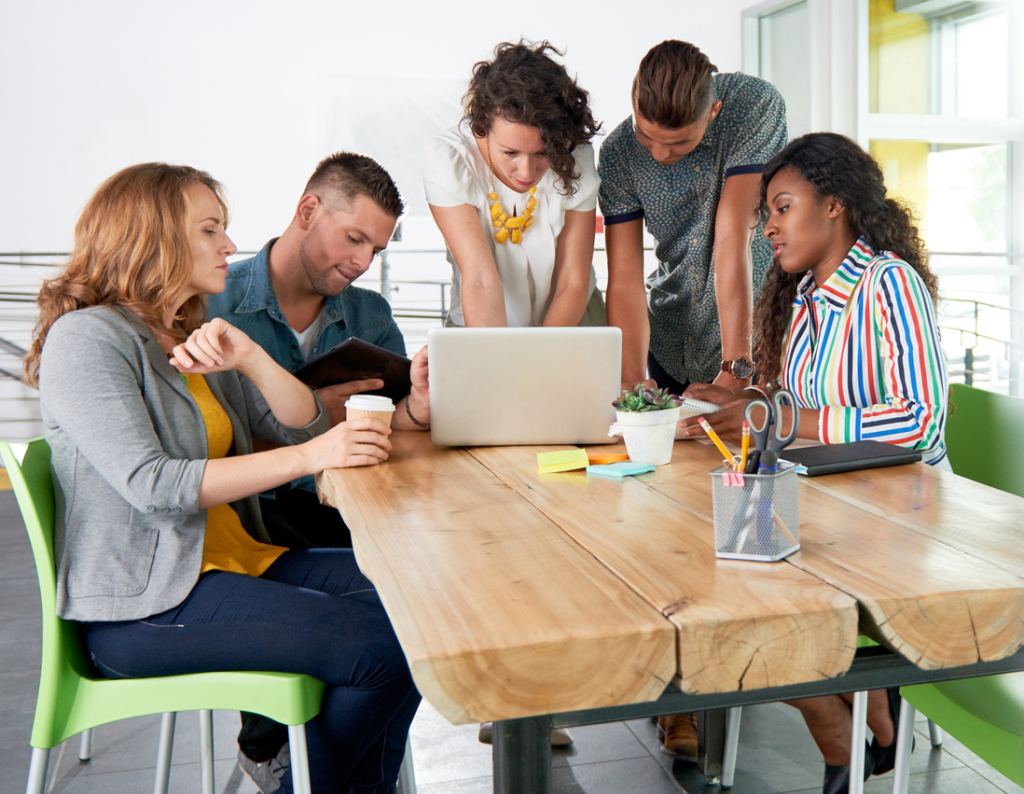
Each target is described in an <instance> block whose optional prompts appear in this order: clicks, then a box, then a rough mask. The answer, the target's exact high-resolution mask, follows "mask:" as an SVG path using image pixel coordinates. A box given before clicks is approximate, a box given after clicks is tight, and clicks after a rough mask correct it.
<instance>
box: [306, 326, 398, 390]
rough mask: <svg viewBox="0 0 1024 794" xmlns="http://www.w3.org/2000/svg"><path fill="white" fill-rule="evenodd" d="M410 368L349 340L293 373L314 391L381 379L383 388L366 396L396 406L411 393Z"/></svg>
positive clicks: (391, 356)
mask: <svg viewBox="0 0 1024 794" xmlns="http://www.w3.org/2000/svg"><path fill="white" fill-rule="evenodd" d="M411 365H412V362H411V361H410V360H409V359H407V358H406V357H405V356H400V355H398V354H397V353H392V352H391V351H390V350H385V349H384V348H383V347H377V345H371V344H370V343H369V342H364V341H363V340H362V339H356V338H355V337H352V338H351V339H346V340H345V341H344V342H342V343H341V344H340V345H335V346H334V347H332V348H331V349H330V350H328V351H327V352H326V353H323V354H322V355H319V356H317V357H316V358H314V359H313V360H312V361H309V362H307V363H305V364H303V365H302V366H301V367H300V368H299V369H298V370H296V371H295V377H296V378H298V379H299V380H301V381H302V382H303V383H305V384H308V385H309V386H311V387H312V388H314V389H320V388H323V387H324V386H333V385H334V384H335V383H347V382H348V381H352V380H365V379H366V378H381V379H382V380H383V381H384V388H383V389H378V390H377V391H370V392H366V394H380V395H383V396H384V397H390V398H391V399H392V400H394V401H395V402H398V401H399V400H401V399H402V398H403V397H405V396H406V395H407V394H408V393H409V392H410V391H412V382H411V381H410V380H409V368H410V366H411Z"/></svg>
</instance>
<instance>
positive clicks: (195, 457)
mask: <svg viewBox="0 0 1024 794" xmlns="http://www.w3.org/2000/svg"><path fill="white" fill-rule="evenodd" d="M207 382H208V383H209V385H210V390H211V391H212V392H213V394H214V395H215V396H216V397H217V400H218V401H219V402H220V404H221V405H222V406H224V410H225V411H227V414H228V417H229V418H230V419H231V428H232V430H233V431H234V454H235V455H246V454H248V453H250V452H252V437H253V436H254V435H255V436H257V437H260V438H265V439H268V440H272V441H278V442H283V443H286V444H294V443H300V442H303V441H307V440H309V439H310V438H312V437H313V436H316V435H318V434H320V433H322V432H324V431H325V430H327V428H328V427H329V426H330V420H329V418H328V416H327V413H326V411H324V410H323V409H322V408H321V410H320V412H319V414H318V415H317V417H316V419H314V420H313V421H312V422H311V423H310V424H308V425H307V426H306V427H302V428H287V427H285V426H283V425H281V424H280V423H279V422H278V421H277V420H276V419H275V418H274V415H273V413H272V412H271V411H270V409H269V407H268V406H267V403H266V401H265V400H264V399H263V397H262V395H260V393H259V390H258V389H257V388H256V387H255V386H254V385H253V384H252V382H251V381H250V380H249V379H248V378H245V377H244V376H242V375H240V374H238V373H237V372H222V373H217V374H214V375H210V376H207ZM39 397H40V399H39V402H40V407H41V409H42V415H43V421H44V423H45V425H46V428H47V432H46V440H47V441H48V442H49V444H50V448H51V450H52V458H51V467H52V469H53V475H54V490H55V495H56V514H55V515H56V535H55V543H54V552H55V560H56V564H57V614H58V615H60V616H61V617H63V618H68V619H73V620H88V621H93V620H97V621H98V620H103V621H106V620H134V619H137V618H142V617H146V616H148V615H153V614H156V613H158V612H163V611H164V610H167V609H170V608H171V607H174V606H177V605H178V604H180V603H181V602H182V601H183V600H184V599H185V596H187V595H188V593H189V591H191V589H192V587H193V586H194V585H195V583H196V581H197V579H198V578H199V568H200V564H201V562H202V556H203V537H204V534H205V531H206V510H202V509H200V508H199V483H200V481H201V480H202V477H203V469H204V467H205V466H206V458H207V456H208V454H209V453H208V451H207V438H206V425H205V424H204V422H203V418H202V414H201V413H200V411H199V408H198V407H197V406H196V403H195V401H194V400H193V399H192V395H191V393H190V392H189V390H188V387H187V386H186V385H185V382H184V379H183V378H182V377H181V376H180V375H179V374H178V372H177V370H175V369H174V368H173V367H172V366H171V365H170V364H169V363H168V361H167V355H166V353H164V351H163V348H161V347H160V342H159V340H158V339H157V338H156V336H155V335H154V333H153V332H152V330H150V328H149V327H148V326H146V324H145V323H143V322H142V321H141V320H140V319H139V318H138V317H137V316H136V315H134V314H132V313H131V312H130V311H128V310H126V309H123V308H112V307H92V308H88V309H79V310H78V311H74V312H69V313H68V314H65V315H64V316H63V317H61V318H60V319H59V320H58V321H57V322H56V323H54V324H53V327H52V328H51V329H50V332H49V334H48V335H47V337H46V344H45V346H44V347H43V354H42V357H41V360H40V364H39ZM232 507H234V509H235V510H236V511H237V513H238V516H239V518H240V519H241V521H242V526H243V527H245V529H246V531H247V532H248V533H249V534H250V535H252V536H253V537H254V538H256V539H257V540H261V541H264V542H267V541H268V540H269V539H268V537H267V532H266V529H265V528H264V526H263V522H262V520H261V518H260V511H259V506H258V503H257V498H256V496H250V497H248V498H247V499H242V500H240V501H238V502H234V503H232Z"/></svg>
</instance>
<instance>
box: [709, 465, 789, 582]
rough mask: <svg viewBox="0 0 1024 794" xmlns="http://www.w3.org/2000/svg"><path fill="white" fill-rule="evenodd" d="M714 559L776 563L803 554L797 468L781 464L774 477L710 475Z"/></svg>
mask: <svg viewBox="0 0 1024 794" xmlns="http://www.w3.org/2000/svg"><path fill="white" fill-rule="evenodd" d="M711 495H712V498H713V504H714V514H715V556H716V557H722V558H725V559H729V560H755V561H758V562H778V561H779V560H781V559H783V558H785V557H787V556H789V555H790V554H792V553H793V552H794V551H796V550H797V549H799V548H800V510H799V505H798V502H797V473H796V466H794V465H792V464H789V463H782V462H780V463H779V471H778V472H776V473H775V474H736V473H734V472H733V471H732V470H726V469H725V467H722V468H720V469H716V470H715V471H713V472H711Z"/></svg>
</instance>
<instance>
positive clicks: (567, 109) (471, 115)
mask: <svg viewBox="0 0 1024 794" xmlns="http://www.w3.org/2000/svg"><path fill="white" fill-rule="evenodd" d="M549 50H550V51H551V52H553V53H555V54H556V55H563V54H564V53H562V52H560V51H559V50H557V49H555V48H554V47H553V46H551V44H549V43H548V42H547V41H542V42H540V43H539V44H534V43H533V42H530V41H526V40H523V39H521V40H520V41H519V43H517V44H513V43H512V42H509V41H506V42H502V43H501V44H499V45H498V46H497V47H495V48H494V60H491V61H480V62H479V63H477V64H475V65H474V66H473V78H472V79H471V80H470V81H469V90H467V91H466V95H465V96H464V97H463V98H462V102H463V104H464V105H465V107H466V119H467V120H468V121H469V124H470V128H471V129H472V130H473V134H474V135H476V136H477V137H480V138H482V137H484V136H485V135H487V133H488V132H490V129H491V122H492V121H493V120H494V119H495V117H497V116H503V117H504V118H505V119H506V120H508V121H510V122H512V123H513V124H526V125H529V126H531V127H536V128H537V129H538V130H540V137H541V140H543V141H544V153H545V154H546V155H547V156H548V160H549V161H550V162H551V170H552V171H554V172H555V173H556V174H557V175H558V181H559V184H560V187H559V190H560V191H561V192H562V193H563V194H565V195H571V194H573V193H575V192H576V185H575V184H574V182H575V180H577V179H579V178H580V174H579V173H577V172H576V160H575V159H574V158H573V156H572V153H573V151H574V150H575V149H576V147H577V146H580V145H582V144H585V143H589V142H590V140H591V138H593V137H594V135H596V134H597V131H598V130H599V129H600V128H601V125H600V124H598V123H597V122H595V121H594V116H593V114H591V112H590V107H589V105H588V104H587V101H588V94H587V92H586V91H584V90H583V89H582V88H580V87H579V86H578V85H576V81H575V80H574V79H573V78H571V77H569V74H568V72H566V71H565V67H564V66H562V65H560V64H557V63H555V62H554V61H553V60H552V59H551V58H550V57H549V56H548V55H547V54H546V53H547V51H549Z"/></svg>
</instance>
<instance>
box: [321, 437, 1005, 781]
mask: <svg viewBox="0 0 1024 794" xmlns="http://www.w3.org/2000/svg"><path fill="white" fill-rule="evenodd" d="M392 441H393V444H394V450H393V452H392V454H391V458H390V460H389V461H388V462H387V463H386V464H383V465H380V466H376V467H373V468H363V469H347V470H334V471H328V472H325V473H324V474H323V475H322V476H321V478H320V487H321V490H322V493H323V495H324V497H325V498H326V500H327V501H329V502H330V503H331V504H333V505H335V506H337V507H338V508H339V509H340V510H341V512H342V514H343V515H344V516H345V520H346V522H347V523H348V525H349V527H350V528H351V530H352V539H353V546H354V548H355V553H356V557H357V559H358V561H359V564H360V567H361V568H362V570H363V571H364V573H365V574H366V575H367V576H368V577H369V578H370V579H371V580H373V582H374V583H375V584H376V586H377V589H378V591H379V593H380V596H381V599H382V600H383V602H384V606H385V607H386V609H387V611H388V614H389V615H390V616H391V620H392V622H393V624H394V627H395V631H396V633H397V635H398V638H399V641H400V642H401V644H402V647H403V649H404V650H405V653H406V656H407V658H408V660H409V665H410V668H411V669H412V674H413V678H414V680H415V681H416V684H417V686H418V687H419V689H420V692H421V693H422V694H423V696H424V697H425V698H426V699H427V700H428V701H430V703H431V704H433V706H434V707H435V708H437V709H438V710H439V711H440V712H441V713H442V714H444V715H445V717H447V718H448V719H449V720H450V721H451V722H453V723H465V722H480V721H495V722H498V723H499V724H498V725H496V726H495V738H496V744H495V755H496V776H495V790H496V791H502V792H504V791H508V792H513V791H530V792H543V791H545V790H549V789H548V788H546V787H549V786H550V769H549V760H550V748H549V747H548V746H547V741H548V740H547V731H548V730H549V729H550V726H551V725H552V724H578V723H581V722H590V721H604V720H606V719H622V718H627V717H631V716H639V715H642V714H654V713H659V712H660V713H669V712H673V711H678V710H687V709H692V710H696V709H697V708H708V707H709V706H712V705H715V706H718V705H733V704H738V703H750V702H762V701H766V700H776V699H780V698H782V697H787V698H788V697H793V696H800V695H803V694H817V693H821V692H827V691H833V692H835V691H853V690H854V689H862V688H864V687H865V686H876V685H883V684H884V683H886V682H892V683H911V682H923V681H927V680H942V679H944V678H949V677H959V676H963V675H977V674H982V673H985V672H992V671H999V670H1007V669H1020V668H1021V667H1024V653H1022V654H1020V655H1016V656H1015V655H1014V654H1015V653H1016V651H1017V650H1018V649H1019V648H1020V647H1021V646H1022V645H1024V619H1022V618H1024V542H1022V541H1024V499H1020V498H1018V497H1015V496H1011V495H1008V494H1005V493H1002V492H1000V491H996V490H994V489H991V488H987V487H986V486H982V485H979V484H976V483H973V482H971V481H968V480H965V479H963V478H960V477H957V476H955V475H952V474H949V473H948V472H941V471H936V470H934V469H932V468H930V467H928V466H924V465H922V464H912V465H909V466H900V467H892V468H888V469H875V470H870V471H863V472H855V473H850V474H843V475H832V476H829V477H819V478H814V479H804V478H801V482H800V484H799V498H800V539H801V545H802V548H801V551H799V552H798V553H796V554H794V555H792V556H791V557H789V558H787V560H785V561H783V562H781V563H775V564H766V563H754V562H739V561H726V560H719V559H717V558H715V556H714V534H713V528H712V508H711V488H710V478H709V477H708V472H709V471H710V470H711V469H713V468H715V467H716V466H717V465H719V464H720V457H719V456H718V454H717V453H716V452H715V451H714V449H713V448H708V447H705V446H703V445H701V444H699V443H696V442H677V443H676V447H675V452H674V457H673V462H672V464H671V465H669V466H662V467H659V468H658V470H657V471H656V472H653V473H651V474H646V475H642V476H640V477H633V478H627V479H626V480H625V481H622V482H619V481H615V480H609V479H604V478H598V477H587V476H586V475H585V474H584V473H582V472H571V473H565V474H550V475H544V474H540V473H539V472H538V469H537V463H536V454H537V452H540V451H545V450H547V449H559V447H551V448H542V447H492V448H472V449H461V448H437V447H434V446H433V445H432V444H431V442H430V438H429V435H428V434H425V433H403V432H396V433H395V434H393V436H392ZM560 448H561V449H564V448H565V447H560ZM858 628H859V630H860V631H861V632H863V633H866V634H868V635H869V636H872V637H875V638H876V639H878V640H880V641H881V642H883V643H884V644H885V646H886V647H888V648H890V649H893V650H895V651H897V652H898V655H897V654H893V653H888V654H887V655H886V657H887V658H882V657H880V656H879V655H878V653H877V652H876V653H874V654H870V653H869V654H868V655H867V656H866V657H865V659H864V660H863V661H862V662H858V663H857V664H853V662H854V653H855V650H856V644H857V635H858ZM1000 660H1002V661H1000ZM911 663H912V664H911ZM848 671H849V674H847V673H848ZM844 674H847V675H844ZM655 701H656V702H655ZM684 707H685V708H684ZM551 715H555V716H554V722H552V717H551ZM545 759H547V761H548V768H545Z"/></svg>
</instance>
